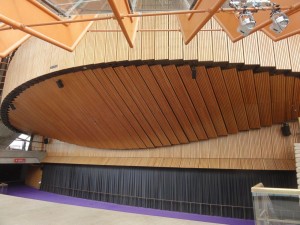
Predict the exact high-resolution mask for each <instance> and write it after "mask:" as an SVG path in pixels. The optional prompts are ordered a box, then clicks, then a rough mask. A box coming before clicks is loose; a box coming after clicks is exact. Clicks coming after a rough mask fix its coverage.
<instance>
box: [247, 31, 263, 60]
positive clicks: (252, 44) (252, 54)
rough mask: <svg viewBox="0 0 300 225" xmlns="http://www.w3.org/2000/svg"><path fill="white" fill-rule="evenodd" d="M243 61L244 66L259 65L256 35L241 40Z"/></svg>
mask: <svg viewBox="0 0 300 225" xmlns="http://www.w3.org/2000/svg"><path fill="white" fill-rule="evenodd" d="M243 46H244V59H245V64H246V65H259V63H260V59H259V53H258V51H259V50H258V44H257V36H256V33H253V34H251V35H249V36H247V37H245V38H244V39H243Z"/></svg>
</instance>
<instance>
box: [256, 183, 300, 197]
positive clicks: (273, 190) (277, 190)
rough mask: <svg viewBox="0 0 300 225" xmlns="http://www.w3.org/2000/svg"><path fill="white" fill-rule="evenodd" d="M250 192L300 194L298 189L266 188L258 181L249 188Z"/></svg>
mask: <svg viewBox="0 0 300 225" xmlns="http://www.w3.org/2000/svg"><path fill="white" fill-rule="evenodd" d="M251 192H252V194H272V195H276V194H278V195H300V189H291V188H268V187H264V186H263V184H262V183H259V184H257V185H255V186H254V187H252V188H251Z"/></svg>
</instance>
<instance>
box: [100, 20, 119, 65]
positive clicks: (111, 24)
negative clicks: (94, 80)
mask: <svg viewBox="0 0 300 225" xmlns="http://www.w3.org/2000/svg"><path fill="white" fill-rule="evenodd" d="M119 28H120V27H119V25H118V22H117V21H115V20H108V21H107V30H118V29H119ZM117 46H118V32H107V33H106V44H105V59H104V62H114V61H116V58H117V51H118V49H117Z"/></svg>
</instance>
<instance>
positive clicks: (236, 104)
mask: <svg viewBox="0 0 300 225" xmlns="http://www.w3.org/2000/svg"><path fill="white" fill-rule="evenodd" d="M222 73H223V77H224V81H225V84H226V88H227V92H228V95H229V98H230V101H231V105H232V108H233V112H234V116H235V119H236V123H237V126H238V129H239V130H240V131H242V130H249V124H248V118H247V114H246V109H245V105H244V100H243V96H242V91H241V87H240V83H239V78H238V74H237V71H236V69H227V70H222Z"/></svg>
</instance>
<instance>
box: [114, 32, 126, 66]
mask: <svg viewBox="0 0 300 225" xmlns="http://www.w3.org/2000/svg"><path fill="white" fill-rule="evenodd" d="M128 51H129V45H128V43H127V40H126V38H125V36H124V34H123V33H122V32H118V45H117V58H116V59H117V61H118V62H120V61H125V60H128V54H129V53H128Z"/></svg>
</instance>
